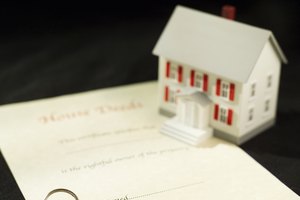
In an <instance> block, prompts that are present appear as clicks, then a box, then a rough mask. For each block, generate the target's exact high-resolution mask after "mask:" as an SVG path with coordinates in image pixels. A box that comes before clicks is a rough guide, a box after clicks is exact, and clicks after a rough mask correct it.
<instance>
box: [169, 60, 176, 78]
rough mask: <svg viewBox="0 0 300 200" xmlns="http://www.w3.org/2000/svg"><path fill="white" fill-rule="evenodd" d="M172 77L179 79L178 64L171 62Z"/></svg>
mask: <svg viewBox="0 0 300 200" xmlns="http://www.w3.org/2000/svg"><path fill="white" fill-rule="evenodd" d="M170 78H171V79H173V80H176V79H177V66H176V65H174V64H171V67H170Z"/></svg>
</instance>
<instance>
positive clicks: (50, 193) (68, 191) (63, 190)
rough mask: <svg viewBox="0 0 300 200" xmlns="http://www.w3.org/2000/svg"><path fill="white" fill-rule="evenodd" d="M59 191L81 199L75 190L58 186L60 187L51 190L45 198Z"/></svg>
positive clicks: (46, 199) (76, 199)
mask: <svg viewBox="0 0 300 200" xmlns="http://www.w3.org/2000/svg"><path fill="white" fill-rule="evenodd" d="M59 192H62V193H67V194H69V195H71V196H72V197H74V199H75V200H79V199H78V197H77V196H76V194H75V193H74V192H72V191H71V190H68V189H64V188H58V189H55V190H52V191H51V192H49V193H48V194H47V196H46V198H45V199H44V200H48V199H49V197H50V196H51V195H53V194H55V193H59Z"/></svg>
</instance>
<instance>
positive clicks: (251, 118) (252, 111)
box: [248, 108, 254, 122]
mask: <svg viewBox="0 0 300 200" xmlns="http://www.w3.org/2000/svg"><path fill="white" fill-rule="evenodd" d="M253 113H254V108H250V109H249V113H248V121H249V122H251V121H252V120H253Z"/></svg>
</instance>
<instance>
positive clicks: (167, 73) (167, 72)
mask: <svg viewBox="0 0 300 200" xmlns="http://www.w3.org/2000/svg"><path fill="white" fill-rule="evenodd" d="M166 77H167V78H169V77H170V62H167V63H166Z"/></svg>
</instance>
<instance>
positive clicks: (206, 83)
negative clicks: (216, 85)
mask: <svg viewBox="0 0 300 200" xmlns="http://www.w3.org/2000/svg"><path fill="white" fill-rule="evenodd" d="M207 88H208V76H207V74H203V91H205V92H207Z"/></svg>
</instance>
